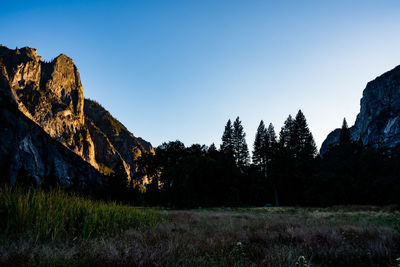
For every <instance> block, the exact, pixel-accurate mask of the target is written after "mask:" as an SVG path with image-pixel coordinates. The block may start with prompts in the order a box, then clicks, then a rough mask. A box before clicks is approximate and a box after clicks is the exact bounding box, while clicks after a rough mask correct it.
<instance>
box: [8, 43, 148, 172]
mask: <svg viewBox="0 0 400 267" xmlns="http://www.w3.org/2000/svg"><path fill="white" fill-rule="evenodd" d="M0 68H1V73H0V74H1V79H2V86H1V88H0V90H1V91H2V93H3V96H5V97H3V99H2V101H3V102H4V103H8V104H10V105H11V106H13V107H16V108H17V109H18V111H19V112H18V116H21V115H24V116H25V117H26V118H27V119H29V120H31V121H32V122H33V123H34V124H36V125H37V126H39V127H40V128H41V129H42V130H43V131H44V132H45V133H47V134H48V135H49V136H50V137H51V138H53V139H54V140H55V141H58V142H59V143H61V144H62V145H64V146H65V147H66V148H68V150H70V151H72V152H74V153H75V154H76V155H77V156H79V157H80V158H81V159H83V160H84V161H86V162H87V163H89V164H90V165H91V166H93V167H94V168H95V169H97V170H100V171H101V172H103V171H105V170H107V171H110V170H112V169H113V168H114V167H115V166H117V165H118V164H123V166H124V167H125V170H126V172H127V174H128V176H129V177H130V176H132V174H133V173H134V172H135V170H136V167H135V164H134V159H136V158H137V156H138V155H140V154H141V153H146V152H153V148H152V147H151V145H150V144H149V143H148V144H149V146H144V145H141V139H137V138H136V137H134V136H133V134H131V133H130V132H129V131H128V130H126V128H125V127H124V126H123V125H122V124H121V123H119V122H118V121H116V120H115V119H114V118H112V117H111V115H109V113H108V112H107V111H106V110H104V109H103V112H106V113H107V114H108V115H109V116H108V117H109V118H112V119H113V122H115V121H116V122H118V123H112V124H110V123H108V121H102V119H106V120H107V119H108V117H98V116H97V115H96V116H94V115H93V112H91V111H92V108H91V106H92V103H93V105H94V102H91V101H85V99H84V97H83V88H82V84H81V81H80V77H79V72H78V70H77V68H76V66H75V65H74V63H73V61H72V59H70V58H69V57H67V56H65V55H63V54H61V55H59V56H58V57H56V58H55V59H54V60H52V61H51V62H44V61H43V60H42V58H41V57H40V56H37V54H36V49H33V48H29V47H24V48H21V49H8V48H7V47H5V46H0ZM85 102H86V103H87V104H88V105H90V106H89V107H88V108H85V107H84V105H85V104H86V103H85ZM14 111H15V110H14ZM14 111H10V110H8V112H10V113H13V112H14ZM4 112H5V111H4ZM95 112H97V110H96V111H95ZM14 115H15V116H16V114H14ZM25 121H26V120H25ZM2 122H3V121H2ZM28 124H29V125H32V123H28ZM14 126H15V127H17V126H16V125H14ZM14 126H10V127H11V128H12V127H14ZM26 127H28V128H29V127H32V126H26ZM17 128H18V127H17ZM36 128H37V127H36V126H35V129H36ZM18 129H19V130H22V128H18ZM18 129H14V131H18ZM120 129H124V130H123V134H121V130H120ZM0 134H1V133H0ZM18 134H20V135H21V138H22V137H23V135H24V132H18ZM38 135H39V134H38ZM0 138H2V136H0ZM43 138H44V137H43ZM22 140H26V139H24V138H22V139H21V140H19V141H18V142H22ZM15 141H16V140H15ZM32 143H33V145H36V144H35V142H34V141H32ZM17 147H21V145H18V146H17ZM28 147H29V146H28ZM36 158H38V157H36ZM44 165H46V164H44ZM38 177H39V175H38Z"/></svg>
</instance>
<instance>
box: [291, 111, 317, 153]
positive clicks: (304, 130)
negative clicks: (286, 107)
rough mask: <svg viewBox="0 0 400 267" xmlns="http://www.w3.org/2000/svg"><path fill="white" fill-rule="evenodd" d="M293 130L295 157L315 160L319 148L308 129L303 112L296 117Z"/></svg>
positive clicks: (292, 138)
mask: <svg viewBox="0 0 400 267" xmlns="http://www.w3.org/2000/svg"><path fill="white" fill-rule="evenodd" d="M293 129H294V131H293V135H292V137H291V143H292V144H293V149H294V155H295V157H296V158H298V159H307V158H313V157H314V156H315V154H316V152H317V147H316V145H315V141H314V138H313V136H312V134H311V132H310V129H309V128H308V125H307V120H306V117H305V116H304V114H303V112H302V111H301V110H299V112H298V113H297V115H296V119H295V120H294V125H293Z"/></svg>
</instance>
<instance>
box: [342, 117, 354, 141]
mask: <svg viewBox="0 0 400 267" xmlns="http://www.w3.org/2000/svg"><path fill="white" fill-rule="evenodd" d="M339 140H340V141H339V144H340V145H344V144H348V143H350V141H351V138H350V129H349V127H348V126H347V121H346V118H344V119H343V124H342V129H341V131H340V139H339Z"/></svg>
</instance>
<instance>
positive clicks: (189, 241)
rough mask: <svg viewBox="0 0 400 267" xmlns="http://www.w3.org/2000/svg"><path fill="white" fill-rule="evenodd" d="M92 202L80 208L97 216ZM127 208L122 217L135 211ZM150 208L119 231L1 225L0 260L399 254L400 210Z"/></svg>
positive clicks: (351, 260)
mask: <svg viewBox="0 0 400 267" xmlns="http://www.w3.org/2000/svg"><path fill="white" fill-rule="evenodd" d="M82 201H83V200H82ZM92 204H93V203H92ZM102 205H108V204H105V203H103V204H102ZM112 205H115V204H111V206H110V208H111V207H112V208H113V209H114V208H115V206H112ZM91 207H92V211H91V212H90V213H88V214H87V216H94V217H96V212H97V209H96V206H95V204H93V206H91ZM104 209H106V210H107V207H104V206H102V208H101V209H100V210H103V212H104ZM119 209H124V207H119ZM126 209H127V211H126V212H127V213H128V217H129V212H130V211H129V209H131V211H132V212H137V211H134V208H130V207H126ZM151 212H155V213H157V215H155V216H154V218H159V219H158V221H157V222H156V223H149V222H147V223H143V224H142V226H141V227H137V224H138V221H137V220H133V221H132V222H129V221H127V222H125V223H124V224H123V227H122V229H121V231H112V232H111V233H109V234H105V233H103V234H100V233H97V234H96V235H93V237H90V238H87V237H85V236H84V235H81V236H77V237H72V236H70V235H63V236H61V237H60V238H58V239H43V240H41V239H39V240H38V239H35V236H34V235H29V234H24V233H21V234H19V235H17V236H15V235H10V234H8V233H6V232H4V231H3V234H2V235H1V236H0V265H10V266H11V265H13V266H24V265H25V266H26V265H29V266H296V263H297V262H298V259H299V257H300V256H304V257H305V259H306V260H307V262H309V263H310V265H311V266H395V265H396V263H395V259H396V258H397V257H399V256H400V247H399V245H400V234H399V231H398V229H399V228H398V226H399V225H400V214H399V212H398V211H393V210H388V209H386V208H381V209H379V208H376V207H374V208H371V209H368V208H367V207H363V208H351V209H347V210H346V209H345V208H343V209H342V210H340V209H332V208H331V209H295V208H267V209H259V208H258V209H235V210H231V211H226V210H219V209H208V210H203V209H199V210H190V211H174V210H159V211H151ZM96 218H99V217H98V216H97V217H96ZM145 218H146V217H143V219H145ZM99 220H100V221H101V220H102V218H99ZM104 220H107V217H106V218H104ZM119 220H122V219H121V218H120V219H119ZM32 222H33V221H32ZM151 222H154V221H153V220H152V221H151ZM130 223H131V225H129V224H130ZM297 266H298V265H297Z"/></svg>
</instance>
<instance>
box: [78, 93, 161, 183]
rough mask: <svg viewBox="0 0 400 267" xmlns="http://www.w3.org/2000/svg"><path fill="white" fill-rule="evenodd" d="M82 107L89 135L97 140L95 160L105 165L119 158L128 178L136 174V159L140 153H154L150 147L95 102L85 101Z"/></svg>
mask: <svg viewBox="0 0 400 267" xmlns="http://www.w3.org/2000/svg"><path fill="white" fill-rule="evenodd" d="M84 107H85V108H84V111H85V118H86V124H87V125H89V130H90V134H91V135H92V136H94V137H95V138H96V139H99V140H98V141H97V142H95V144H96V145H95V147H96V150H97V149H99V150H100V151H96V160H98V161H99V162H101V163H103V164H106V165H107V163H108V162H112V161H110V159H109V158H114V157H115V158H120V159H122V160H123V162H124V167H125V170H126V171H127V172H128V174H129V176H130V177H133V175H134V174H135V172H136V164H135V161H136V159H137V158H138V157H140V155H142V153H154V149H153V147H152V145H151V144H150V143H149V142H146V141H145V140H143V139H142V138H136V137H135V136H134V135H133V134H132V133H131V132H129V131H128V129H127V128H126V127H125V126H124V125H123V124H122V123H120V122H119V121H118V120H117V119H115V118H114V117H113V116H112V115H111V114H110V113H109V112H108V111H107V110H106V109H104V108H103V107H102V106H101V105H100V104H99V103H97V102H96V101H93V100H90V99H85V105H84ZM100 139H101V140H100ZM109 167H110V168H113V167H114V166H109Z"/></svg>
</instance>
